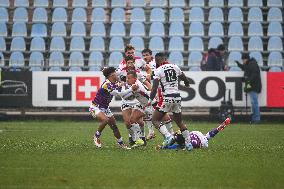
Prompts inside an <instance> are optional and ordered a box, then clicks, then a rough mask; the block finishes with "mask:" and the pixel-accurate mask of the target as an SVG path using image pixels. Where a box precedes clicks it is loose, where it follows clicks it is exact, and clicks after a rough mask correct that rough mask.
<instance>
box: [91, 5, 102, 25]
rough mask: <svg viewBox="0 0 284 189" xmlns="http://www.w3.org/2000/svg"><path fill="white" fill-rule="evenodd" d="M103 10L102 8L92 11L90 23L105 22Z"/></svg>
mask: <svg viewBox="0 0 284 189" xmlns="http://www.w3.org/2000/svg"><path fill="white" fill-rule="evenodd" d="M105 20H106V18H105V10H104V9H103V8H95V9H94V10H93V11H92V16H91V21H92V22H105Z"/></svg>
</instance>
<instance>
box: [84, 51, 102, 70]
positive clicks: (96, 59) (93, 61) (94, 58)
mask: <svg viewBox="0 0 284 189" xmlns="http://www.w3.org/2000/svg"><path fill="white" fill-rule="evenodd" d="M103 64H104V57H103V54H102V53H101V52H91V54H90V56H89V61H88V66H89V68H90V69H89V70H90V71H99V70H100V69H101V68H102V66H103Z"/></svg>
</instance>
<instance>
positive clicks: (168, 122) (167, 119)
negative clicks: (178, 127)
mask: <svg viewBox="0 0 284 189" xmlns="http://www.w3.org/2000/svg"><path fill="white" fill-rule="evenodd" d="M163 123H164V124H165V126H166V127H167V129H168V131H169V132H170V133H171V134H174V133H175V132H174V129H173V124H172V119H171V117H170V115H169V114H168V113H166V114H165V116H164V117H163Z"/></svg>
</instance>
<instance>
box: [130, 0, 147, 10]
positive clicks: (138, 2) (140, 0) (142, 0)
mask: <svg viewBox="0 0 284 189" xmlns="http://www.w3.org/2000/svg"><path fill="white" fill-rule="evenodd" d="M130 3H131V7H141V8H143V7H146V4H147V0H131V2H130Z"/></svg>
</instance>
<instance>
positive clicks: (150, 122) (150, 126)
mask: <svg viewBox="0 0 284 189" xmlns="http://www.w3.org/2000/svg"><path fill="white" fill-rule="evenodd" d="M145 123H146V125H147V128H148V133H149V134H152V133H154V132H155V131H154V127H153V125H152V121H145Z"/></svg>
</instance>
